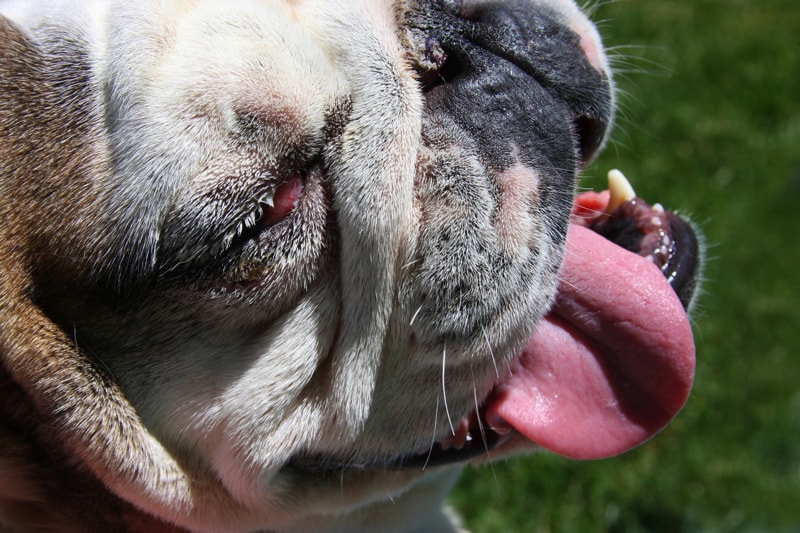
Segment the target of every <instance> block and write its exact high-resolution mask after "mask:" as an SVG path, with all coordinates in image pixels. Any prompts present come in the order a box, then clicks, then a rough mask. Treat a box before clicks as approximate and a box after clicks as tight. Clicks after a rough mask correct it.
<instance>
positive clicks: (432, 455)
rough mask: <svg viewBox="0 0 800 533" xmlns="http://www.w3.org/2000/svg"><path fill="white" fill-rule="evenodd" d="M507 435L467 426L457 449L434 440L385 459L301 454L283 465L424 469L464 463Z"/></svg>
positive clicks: (315, 469) (320, 469)
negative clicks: (416, 450)
mask: <svg viewBox="0 0 800 533" xmlns="http://www.w3.org/2000/svg"><path fill="white" fill-rule="evenodd" d="M510 438H511V434H505V435H501V434H500V433H497V432H495V431H492V430H491V429H489V428H485V427H476V428H471V429H470V431H469V437H468V439H467V441H466V443H465V444H464V446H462V447H460V448H448V449H443V448H442V447H441V446H440V445H439V444H438V443H435V444H434V445H433V446H431V449H430V450H429V451H427V452H423V453H413V454H408V455H402V456H398V457H396V458H391V459H388V460H367V461H358V460H344V459H339V458H335V457H328V456H321V455H303V456H297V457H295V458H294V459H292V460H291V461H290V462H289V463H288V465H287V467H288V468H291V469H292V470H297V471H302V472H310V473H313V474H318V475H319V474H326V473H334V472H342V471H345V470H427V469H429V468H437V467H441V466H447V465H452V464H459V463H465V462H467V461H470V460H472V459H475V458H477V457H480V456H482V455H487V454H489V453H490V452H491V451H492V450H494V449H496V448H497V447H498V446H500V445H501V444H503V443H504V442H506V441H507V440H508V439H510Z"/></svg>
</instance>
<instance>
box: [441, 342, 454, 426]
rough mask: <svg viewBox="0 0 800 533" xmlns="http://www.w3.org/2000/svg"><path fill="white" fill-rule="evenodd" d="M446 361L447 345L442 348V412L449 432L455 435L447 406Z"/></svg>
mask: <svg viewBox="0 0 800 533" xmlns="http://www.w3.org/2000/svg"><path fill="white" fill-rule="evenodd" d="M446 363H447V345H445V347H444V348H443V349H442V397H443V398H444V412H445V413H446V414H447V422H448V424H450V432H451V433H452V434H453V436H455V434H456V428H455V426H454V425H453V419H452V417H451V416H450V408H449V407H448V406H447V388H446V387H445V368H446Z"/></svg>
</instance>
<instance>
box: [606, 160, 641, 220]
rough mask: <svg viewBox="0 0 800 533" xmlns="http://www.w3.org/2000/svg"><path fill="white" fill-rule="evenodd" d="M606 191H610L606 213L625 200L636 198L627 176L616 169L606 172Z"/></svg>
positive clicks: (611, 211)
mask: <svg viewBox="0 0 800 533" xmlns="http://www.w3.org/2000/svg"><path fill="white" fill-rule="evenodd" d="M608 191H609V192H610V193H611V197H610V198H609V200H608V207H606V213H609V214H610V213H613V212H614V210H615V209H616V208H618V207H619V206H620V205H622V204H624V203H625V202H628V201H630V200H633V199H634V198H636V191H634V190H633V187H632V186H631V183H630V182H629V181H628V178H626V177H625V174H623V173H622V172H620V171H619V170H617V169H614V170H611V171H610V172H609V173H608Z"/></svg>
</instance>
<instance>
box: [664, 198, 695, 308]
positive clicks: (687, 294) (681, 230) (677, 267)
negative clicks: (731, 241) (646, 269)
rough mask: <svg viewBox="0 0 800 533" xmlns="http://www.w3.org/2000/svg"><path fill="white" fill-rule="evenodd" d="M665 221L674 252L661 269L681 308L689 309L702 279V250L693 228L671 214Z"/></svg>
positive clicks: (669, 213) (668, 213) (668, 214)
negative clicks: (679, 301) (667, 222)
mask: <svg viewBox="0 0 800 533" xmlns="http://www.w3.org/2000/svg"><path fill="white" fill-rule="evenodd" d="M667 220H668V221H669V228H670V232H671V234H672V241H673V242H674V243H675V250H676V252H675V253H673V254H672V255H671V256H670V258H669V262H668V263H667V264H666V265H665V266H664V268H662V271H663V272H664V275H665V276H666V277H667V279H668V280H669V284H670V285H671V286H672V289H673V290H674V291H675V293H676V294H677V295H678V298H680V300H681V303H682V304H683V307H684V308H686V309H690V308H691V306H692V302H693V301H694V299H695V296H696V294H697V289H698V285H699V283H700V280H701V278H702V268H703V249H702V247H701V245H700V241H699V238H698V233H697V231H696V230H695V228H694V226H693V225H692V224H691V223H690V222H687V221H686V220H684V219H683V218H681V217H680V216H679V215H676V214H675V213H672V212H667Z"/></svg>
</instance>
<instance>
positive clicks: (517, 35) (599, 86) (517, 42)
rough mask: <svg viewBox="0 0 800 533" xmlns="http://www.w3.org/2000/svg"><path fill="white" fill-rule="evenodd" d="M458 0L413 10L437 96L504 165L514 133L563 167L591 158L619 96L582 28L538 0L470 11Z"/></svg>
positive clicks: (421, 65)
mask: <svg viewBox="0 0 800 533" xmlns="http://www.w3.org/2000/svg"><path fill="white" fill-rule="evenodd" d="M458 4H459V2H443V1H439V2H427V3H425V6H421V7H419V8H418V9H417V10H413V11H412V12H411V14H410V15H409V19H410V20H409V21H408V24H409V26H410V27H411V28H412V30H411V33H412V35H413V36H414V37H415V39H418V40H421V43H419V45H418V46H417V48H418V49H419V50H421V51H422V52H421V54H422V56H423V57H422V60H421V61H418V62H417V65H418V70H419V71H420V79H421V80H422V83H423V85H424V89H425V90H426V91H428V92H429V93H433V94H429V96H428V99H429V105H430V106H431V107H432V108H439V109H442V110H446V112H447V113H449V114H450V115H451V116H453V117H455V118H456V120H457V121H458V123H459V124H460V125H461V126H462V127H463V128H464V129H466V130H468V131H469V132H471V133H472V134H473V136H474V137H475V138H476V139H478V140H479V143H480V144H481V146H482V148H483V150H484V153H485V154H486V156H487V158H488V159H489V162H490V163H495V164H494V165H492V166H495V167H498V166H499V167H500V168H502V167H504V166H505V165H504V164H503V162H505V161H507V158H508V145H509V142H513V143H514V144H515V145H517V146H519V147H520V148H521V151H522V153H523V154H537V155H538V157H537V159H540V158H541V157H542V156H545V158H546V160H548V161H549V162H550V163H551V164H552V166H555V167H558V166H561V165H563V162H564V161H565V160H566V161H571V162H575V163H577V164H579V165H583V164H584V163H585V162H586V161H588V160H589V159H591V158H592V156H593V155H594V153H595V152H596V150H597V149H598V148H599V146H600V144H601V143H602V141H603V138H604V135H605V132H606V129H607V127H608V125H609V122H610V120H611V114H612V97H611V86H610V82H609V79H608V77H607V76H606V74H605V73H603V72H600V71H598V70H597V69H596V68H595V67H593V66H592V65H591V64H590V62H589V60H588V59H587V57H586V55H585V53H584V52H583V49H582V48H581V44H580V36H579V35H578V34H576V33H575V32H574V31H572V30H571V29H570V28H568V27H567V26H565V25H564V24H563V23H562V22H560V21H559V19H558V16H557V15H556V14H554V13H552V12H550V11H549V10H547V9H546V8H543V7H537V6H532V5H531V4H530V2H519V1H517V2H504V3H492V4H487V5H485V6H480V7H478V8H477V9H475V10H473V11H472V12H470V13H469V14H468V16H462V15H461V13H460V6H459V5H458ZM565 141H568V142H565ZM529 157H531V156H529ZM537 163H538V164H539V166H541V165H542V164H543V162H542V161H541V160H539V161H537ZM544 164H546V162H544Z"/></svg>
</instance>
